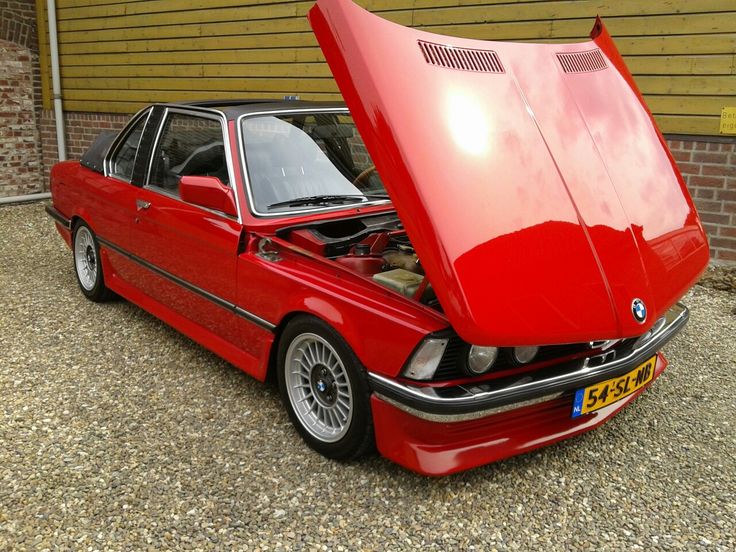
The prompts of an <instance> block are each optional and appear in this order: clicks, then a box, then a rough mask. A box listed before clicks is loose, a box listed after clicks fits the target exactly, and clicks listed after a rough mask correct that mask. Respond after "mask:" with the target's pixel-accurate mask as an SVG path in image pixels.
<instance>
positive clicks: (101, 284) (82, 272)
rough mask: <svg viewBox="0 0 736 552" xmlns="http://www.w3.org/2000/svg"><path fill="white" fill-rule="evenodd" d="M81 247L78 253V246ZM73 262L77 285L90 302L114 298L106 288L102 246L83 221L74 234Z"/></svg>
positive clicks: (78, 223)
mask: <svg viewBox="0 0 736 552" xmlns="http://www.w3.org/2000/svg"><path fill="white" fill-rule="evenodd" d="M78 245H79V246H80V247H79V249H80V251H78V250H77V249H78V248H77V246H78ZM72 262H73V264H74V274H76V276H77V284H79V289H80V290H82V293H83V294H84V296H85V297H86V298H87V299H89V300H90V301H94V302H95V303H101V302H104V301H107V300H109V299H110V298H112V296H113V293H112V292H111V291H110V290H109V289H108V288H107V287H106V286H105V276H104V274H103V273H102V263H101V262H100V245H99V243H98V242H97V237H96V236H95V233H94V232H93V231H92V229H91V228H90V227H89V226H88V225H87V224H86V223H85V222H83V221H79V222H77V224H75V225H74V231H73V233H72Z"/></svg>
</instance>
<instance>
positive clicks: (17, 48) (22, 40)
mask: <svg viewBox="0 0 736 552" xmlns="http://www.w3.org/2000/svg"><path fill="white" fill-rule="evenodd" d="M35 6H36V5H35V2H34V1H33V0H14V1H10V2H9V1H5V0H0V197H2V196H13V195H22V194H29V193H34V192H40V191H43V189H44V186H45V184H44V182H43V180H42V179H41V177H40V176H41V147H40V142H39V134H38V121H39V117H40V114H41V106H42V103H41V102H42V99H41V77H40V69H39V63H38V38H37V34H36V7H35Z"/></svg>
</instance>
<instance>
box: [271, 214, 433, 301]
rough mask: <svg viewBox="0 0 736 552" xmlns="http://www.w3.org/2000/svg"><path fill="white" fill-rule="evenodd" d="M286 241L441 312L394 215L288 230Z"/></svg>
mask: <svg viewBox="0 0 736 552" xmlns="http://www.w3.org/2000/svg"><path fill="white" fill-rule="evenodd" d="M285 230H286V232H284V236H283V237H284V238H286V239H287V240H288V241H290V242H291V243H293V244H294V245H296V246H299V247H301V248H303V249H306V250H307V251H309V252H311V253H314V254H317V255H320V256H323V257H326V258H328V259H331V260H333V261H335V262H337V263H340V264H341V265H343V266H346V267H347V268H349V269H351V270H353V271H354V272H357V273H359V274H361V275H363V276H366V277H368V278H371V279H372V280H373V281H374V282H376V283H378V284H380V285H382V286H384V287H387V288H389V289H392V290H394V291H397V292H399V293H401V294H402V295H404V296H406V297H409V298H410V299H414V300H416V301H419V302H420V303H423V304H425V305H428V306H431V307H433V308H436V309H438V310H440V309H439V303H438V301H437V298H436V296H435V294H434V292H433V290H432V286H431V284H430V283H429V281H428V280H427V278H426V276H425V274H424V269H423V268H422V265H421V262H420V260H419V258H418V257H417V254H416V251H415V250H414V247H413V246H412V244H411V241H410V240H409V237H408V236H407V235H406V230H404V227H403V224H402V223H401V221H400V220H399V218H398V217H397V216H396V214H394V213H389V214H381V215H376V216H370V217H361V218H349V219H341V220H331V221H326V222H321V223H313V224H310V225H308V226H302V227H292V228H289V229H285Z"/></svg>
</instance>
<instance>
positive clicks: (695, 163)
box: [669, 137, 736, 262]
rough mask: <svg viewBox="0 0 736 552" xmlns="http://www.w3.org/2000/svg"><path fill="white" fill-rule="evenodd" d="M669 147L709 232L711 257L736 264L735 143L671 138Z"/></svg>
mask: <svg viewBox="0 0 736 552" xmlns="http://www.w3.org/2000/svg"><path fill="white" fill-rule="evenodd" d="M669 146H670V149H671V150H672V155H673V156H674V157H675V159H676V160H677V164H678V165H679V167H680V171H681V172H682V175H683V177H685V180H686V182H687V186H688V188H689V189H690V194H691V195H692V196H693V200H694V201H695V205H696V206H697V208H698V212H699V213H700V218H701V220H702V221H703V226H705V230H706V232H708V237H709V238H710V250H711V257H712V258H713V259H715V260H716V261H726V262H736V140H730V139H721V140H719V139H716V138H711V139H707V138H705V137H704V138H703V139H702V140H693V139H692V138H691V139H682V140H680V139H671V140H669Z"/></svg>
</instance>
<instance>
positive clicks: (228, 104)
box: [167, 98, 345, 120]
mask: <svg viewBox="0 0 736 552" xmlns="http://www.w3.org/2000/svg"><path fill="white" fill-rule="evenodd" d="M167 105H178V106H187V107H199V108H204V109H213V110H216V111H219V112H222V113H224V114H225V117H227V119H228V120H232V119H237V118H238V117H239V116H240V115H247V114H249V113H260V112H262V111H289V110H292V109H324V108H344V107H345V104H344V103H343V102H313V101H306V100H277V99H273V98H264V99H247V100H207V101H196V102H178V103H172V104H167Z"/></svg>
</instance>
